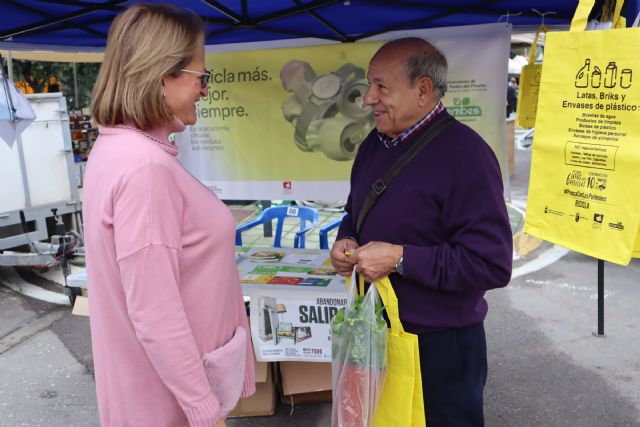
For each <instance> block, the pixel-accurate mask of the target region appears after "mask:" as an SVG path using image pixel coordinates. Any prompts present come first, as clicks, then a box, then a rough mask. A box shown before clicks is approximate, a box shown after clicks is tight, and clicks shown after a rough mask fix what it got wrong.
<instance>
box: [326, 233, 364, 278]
mask: <svg viewBox="0 0 640 427" xmlns="http://www.w3.org/2000/svg"><path fill="white" fill-rule="evenodd" d="M356 249H358V242H356V241H355V240H352V239H340V240H338V241H336V242H335V243H334V244H333V247H332V248H331V263H332V264H333V267H334V268H335V269H336V271H337V272H338V274H339V275H341V276H349V275H350V274H351V273H352V272H353V264H355V261H354V259H353V258H352V256H353V255H352V254H353V253H354V252H355V251H356Z"/></svg>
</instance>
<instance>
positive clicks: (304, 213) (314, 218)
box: [236, 206, 318, 248]
mask: <svg viewBox="0 0 640 427" xmlns="http://www.w3.org/2000/svg"><path fill="white" fill-rule="evenodd" d="M285 218H300V230H299V231H298V232H296V236H295V239H294V241H293V247H294V248H304V247H305V246H304V244H305V242H304V236H305V234H306V233H307V231H309V230H311V229H312V228H313V227H315V226H316V225H318V211H317V210H316V209H314V208H310V207H307V206H273V207H270V208H267V209H265V210H264V211H262V214H260V216H259V217H258V218H256V219H254V220H253V221H250V222H248V223H246V224H242V225H240V226H239V227H238V228H236V246H242V233H243V232H245V231H247V230H248V229H250V228H253V227H255V226H256V225H260V224H264V223H266V222H271V221H273V220H274V219H276V220H278V223H277V225H276V231H275V235H274V240H273V247H274V248H281V247H282V244H281V241H282V225H283V224H284V220H285Z"/></svg>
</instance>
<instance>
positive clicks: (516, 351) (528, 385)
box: [0, 151, 640, 427]
mask: <svg viewBox="0 0 640 427" xmlns="http://www.w3.org/2000/svg"><path fill="white" fill-rule="evenodd" d="M517 156H518V157H517V164H516V173H518V170H520V171H523V170H524V171H526V170H528V161H529V152H526V151H518V152H517ZM522 175H523V174H520V175H516V177H515V179H514V180H513V188H512V194H513V196H514V199H516V200H514V202H515V203H516V204H518V203H520V204H523V203H524V201H526V181H527V179H528V177H526V176H522ZM639 273H640V261H638V260H635V261H634V262H632V264H631V265H630V266H629V267H625V268H623V267H618V266H614V265H611V264H607V265H606V273H605V274H606V291H607V293H606V313H605V320H606V323H605V332H606V337H604V338H599V337H594V336H593V335H592V332H593V331H594V330H595V329H596V325H597V323H596V322H597V317H596V313H597V311H596V299H595V295H596V262H595V260H593V259H590V258H588V257H585V256H583V255H580V254H576V253H572V252H568V253H567V251H565V250H562V249H559V248H556V247H553V246H552V245H550V244H548V243H545V244H543V245H542V246H541V247H539V248H537V249H536V250H534V251H533V252H531V253H529V254H527V255H526V256H524V257H520V258H519V259H516V260H515V261H514V278H513V280H512V282H511V284H510V285H509V286H508V287H507V288H506V289H504V290H498V291H492V292H490V293H489V295H488V299H489V302H490V312H489V316H488V318H487V321H486V329H487V340H488V346H489V364H490V372H489V378H488V383H487V388H486V405H485V407H486V409H485V411H486V421H487V425H488V426H586V427H589V426H594V427H600V426H640V357H638V356H639V355H640V332H639V329H640V326H639V325H638V314H637V313H638V309H637V301H639V297H640V295H639V294H640V287H639V286H638V285H639V284H640V280H638V279H639V278H640V274H639ZM18 280H23V281H25V282H28V283H32V284H35V285H36V286H37V287H40V288H43V289H46V290H49V291H54V292H56V291H57V292H59V291H60V290H61V289H60V286H59V284H57V283H56V282H57V281H59V275H56V273H55V272H53V273H49V274H48V275H47V278H42V277H40V276H37V275H35V274H33V273H32V272H29V271H21V272H20V276H19V278H16V277H15V272H14V271H13V270H12V269H11V270H10V269H0V373H1V378H2V381H0V426H2V427H4V426H6V427H14V426H34V427H35V426H48V427H49V426H50V427H57V426H60V427H62V426H65V427H67V426H97V425H98V420H97V409H96V403H95V391H94V383H93V377H92V362H91V360H92V359H91V347H90V340H89V324H88V319H87V318H83V317H77V316H73V315H71V314H70V309H69V308H68V307H63V306H59V305H56V304H50V303H43V302H41V301H38V300H36V299H34V298H31V297H26V296H24V295H22V294H20V293H18V292H16V291H15V290H12V289H10V288H9V287H7V286H3V284H4V285H6V284H7V283H9V282H10V281H12V282H13V283H14V284H15V282H16V281H18ZM12 287H13V288H14V289H16V286H12ZM18 289H19V288H18ZM329 413H330V405H328V404H314V405H305V406H297V407H295V408H293V411H292V408H290V407H287V406H285V405H282V404H280V405H279V406H278V410H277V413H276V415H275V416H272V417H264V418H253V419H252V418H244V419H235V420H229V422H228V424H229V425H230V426H276V425H277V426H326V425H328V416H329Z"/></svg>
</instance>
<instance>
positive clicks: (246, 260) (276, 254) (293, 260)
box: [238, 248, 337, 287]
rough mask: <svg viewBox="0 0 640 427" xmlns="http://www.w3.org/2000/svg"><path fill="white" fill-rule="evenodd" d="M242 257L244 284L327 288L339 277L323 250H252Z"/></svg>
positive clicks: (240, 271)
mask: <svg viewBox="0 0 640 427" xmlns="http://www.w3.org/2000/svg"><path fill="white" fill-rule="evenodd" d="M239 257H240V258H239V260H238V271H239V273H240V281H241V282H242V283H243V284H250V285H258V284H265V285H298V286H314V287H327V286H329V285H330V284H331V281H332V280H333V279H335V278H336V277H337V274H336V271H335V270H334V268H333V267H332V266H331V261H330V259H329V254H328V252H327V251H321V250H319V249H315V250H314V249H310V250H304V249H278V248H270V249H259V248H251V249H249V250H248V251H245V252H244V253H241V254H240V255H239Z"/></svg>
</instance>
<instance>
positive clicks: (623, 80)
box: [620, 68, 632, 89]
mask: <svg viewBox="0 0 640 427" xmlns="http://www.w3.org/2000/svg"><path fill="white" fill-rule="evenodd" d="M631 76H632V71H631V68H625V69H623V70H622V71H621V72H620V87H621V88H622V89H629V88H630V87H631Z"/></svg>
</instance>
